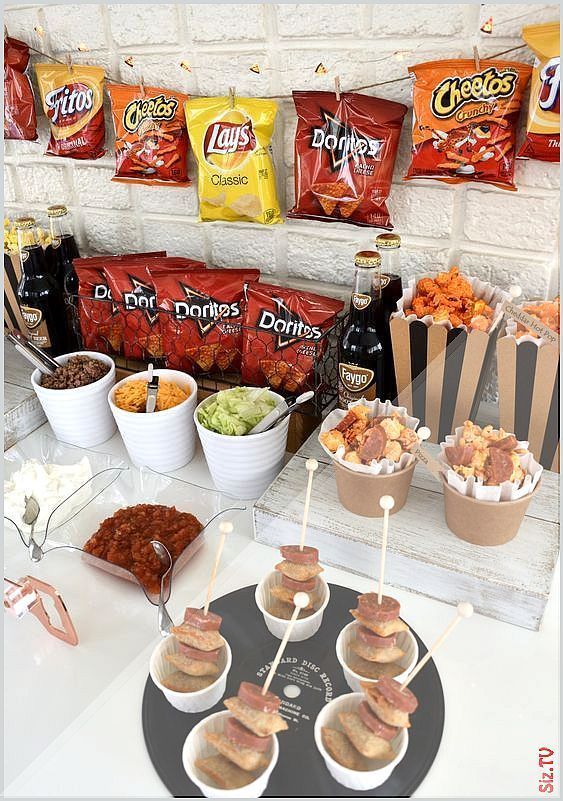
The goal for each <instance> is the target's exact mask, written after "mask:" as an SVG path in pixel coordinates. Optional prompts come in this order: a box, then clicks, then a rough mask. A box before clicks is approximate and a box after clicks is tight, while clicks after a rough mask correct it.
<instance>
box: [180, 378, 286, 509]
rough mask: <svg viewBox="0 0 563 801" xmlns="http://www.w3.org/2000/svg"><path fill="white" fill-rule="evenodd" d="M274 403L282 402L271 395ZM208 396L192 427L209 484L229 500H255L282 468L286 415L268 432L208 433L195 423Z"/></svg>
mask: <svg viewBox="0 0 563 801" xmlns="http://www.w3.org/2000/svg"><path fill="white" fill-rule="evenodd" d="M270 394H271V395H272V396H273V397H274V399H275V400H276V403H282V401H283V400H284V399H283V398H282V396H281V395H278V394H277V393H275V392H270ZM213 398H214V395H211V396H210V397H209V398H206V399H205V400H204V401H202V402H201V403H200V404H199V406H198V407H197V409H196V410H195V413H194V419H195V424H196V426H197V431H198V434H199V438H200V440H201V444H202V446H203V452H204V453H205V458H206V459H207V465H208V467H209V472H210V473H211V477H212V479H213V483H214V484H215V486H216V487H217V489H218V490H219V492H223V493H225V495H229V496H230V497H231V498H239V499H241V500H248V499H251V498H259V497H260V495H262V493H263V492H264V491H265V490H266V489H267V488H268V487H269V486H270V484H271V483H272V481H273V480H274V478H275V477H276V476H277V475H278V473H279V472H280V470H281V469H282V466H283V457H284V455H285V447H286V442H287V432H288V429H289V420H290V415H288V416H287V417H286V418H285V420H282V421H281V423H280V424H279V425H277V426H275V427H274V428H272V429H270V431H264V432H263V433H262V434H249V435H246V436H241V437H235V436H227V435H226V434H217V432H216V431H209V429H207V428H205V427H204V426H202V425H201V423H200V422H199V420H198V412H199V410H200V409H201V408H202V407H203V406H205V405H206V404H207V403H210V402H211V401H212V400H213Z"/></svg>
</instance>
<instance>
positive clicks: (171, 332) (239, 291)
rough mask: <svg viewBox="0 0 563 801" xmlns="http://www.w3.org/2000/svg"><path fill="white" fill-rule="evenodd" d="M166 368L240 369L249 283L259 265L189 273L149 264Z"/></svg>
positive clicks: (198, 370) (194, 370) (257, 273)
mask: <svg viewBox="0 0 563 801" xmlns="http://www.w3.org/2000/svg"><path fill="white" fill-rule="evenodd" d="M150 273H151V278H152V281H153V283H154V287H155V289H156V295H157V300H158V308H159V309H160V310H164V311H161V314H160V326H161V331H162V349H163V351H164V353H165V356H166V365H167V367H170V368H173V369H176V370H186V371H187V372H189V373H192V374H194V375H197V374H198V373H201V372H203V373H208V372H211V371H216V370H220V371H222V372H227V371H228V372H233V371H237V370H240V364H241V353H242V321H243V315H244V303H243V301H244V284H245V283H246V282H248V281H258V279H259V278H260V271H259V270H253V269H248V270H244V269H243V270H234V269H232V270H205V271H204V272H198V271H196V272H190V273H189V274H187V275H180V274H178V273H171V272H170V271H167V270H166V268H161V267H160V266H158V265H156V266H154V267H151V268H150Z"/></svg>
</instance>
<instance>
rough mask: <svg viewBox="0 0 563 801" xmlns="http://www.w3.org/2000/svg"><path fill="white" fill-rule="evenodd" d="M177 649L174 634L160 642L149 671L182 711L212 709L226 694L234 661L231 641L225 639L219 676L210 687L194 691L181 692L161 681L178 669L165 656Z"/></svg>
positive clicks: (176, 707) (153, 654)
mask: <svg viewBox="0 0 563 801" xmlns="http://www.w3.org/2000/svg"><path fill="white" fill-rule="evenodd" d="M177 650H178V640H177V639H176V637H174V635H173V634H170V635H169V636H168V637H165V638H164V639H163V640H162V641H161V642H159V643H158V645H157V646H156V648H155V649H154V651H153V652H152V655H151V659H150V666H149V672H150V675H151V679H152V680H153V681H154V683H155V684H156V686H157V687H158V689H159V690H160V691H161V692H162V693H163V695H164V696H165V698H166V700H167V701H168V703H169V704H172V706H173V707H174V708H175V709H179V710H180V712H204V711H205V710H206V709H211V707H212V706H215V704H217V703H219V701H220V700H221V698H222V697H223V695H224V694H225V688H226V686H227V676H228V675H229V670H230V669H231V662H232V654H231V649H230V647H229V643H228V642H227V641H226V640H225V646H224V648H223V649H222V650H221V654H220V656H219V667H220V668H221V673H220V674H219V676H217V678H216V679H215V681H214V682H213V684H210V685H209V687H205V689H203V690H197V691H196V692H193V693H179V692H176V691H175V690H169V689H168V687H165V686H164V684H162V683H161V681H162V679H164V678H166V676H169V675H170V674H171V673H174V672H175V671H176V668H175V667H174V665H172V664H170V662H168V660H167V659H165V658H164V657H165V655H166V654H172V653H175V652H176V651H177Z"/></svg>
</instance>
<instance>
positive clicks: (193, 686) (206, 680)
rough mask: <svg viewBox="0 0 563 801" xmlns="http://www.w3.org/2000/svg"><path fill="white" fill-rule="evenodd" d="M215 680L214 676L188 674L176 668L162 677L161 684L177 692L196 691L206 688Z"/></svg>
mask: <svg viewBox="0 0 563 801" xmlns="http://www.w3.org/2000/svg"><path fill="white" fill-rule="evenodd" d="M214 681H215V679H214V678H213V676H188V674H187V673H182V671H180V670H176V671H175V672H174V673H171V674H170V676H166V678H164V679H162V681H161V684H163V685H164V686H165V687H167V688H168V689H169V690H174V692H176V693H195V692H197V691H198V690H205V688H206V687H209V685H210V684H213V682H214Z"/></svg>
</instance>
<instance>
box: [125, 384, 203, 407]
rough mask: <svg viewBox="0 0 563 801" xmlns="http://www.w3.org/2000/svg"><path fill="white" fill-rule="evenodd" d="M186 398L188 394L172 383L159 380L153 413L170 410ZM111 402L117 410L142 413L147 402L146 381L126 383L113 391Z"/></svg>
mask: <svg viewBox="0 0 563 801" xmlns="http://www.w3.org/2000/svg"><path fill="white" fill-rule="evenodd" d="M188 398H189V392H186V391H185V390H183V389H182V388H181V387H179V386H178V385H177V384H174V383H173V382H172V381H164V380H163V379H162V378H161V379H160V381H159V382H158V392H157V395H156V409H155V411H157V412H163V411H165V409H172V408H173V407H174V406H178V404H180V403H183V402H184V401H185V400H187V399H188ZM113 401H114V403H115V405H116V406H117V407H118V409H123V410H124V411H125V412H144V411H145V407H146V402H147V381H127V382H126V383H125V384H123V385H122V386H120V387H118V388H117V389H116V390H115V396H114V399H113Z"/></svg>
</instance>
